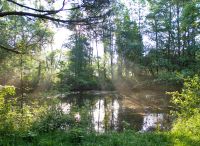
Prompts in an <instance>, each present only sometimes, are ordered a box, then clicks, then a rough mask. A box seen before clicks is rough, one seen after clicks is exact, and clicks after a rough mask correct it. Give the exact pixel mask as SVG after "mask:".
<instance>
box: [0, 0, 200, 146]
mask: <svg viewBox="0 0 200 146" xmlns="http://www.w3.org/2000/svg"><path fill="white" fill-rule="evenodd" d="M60 2H61V3H60ZM60 2H58V1H57V2H56V1H54V0H48V1H46V0H41V1H37V0H32V1H31V2H30V3H31V4H32V5H33V7H29V4H27V1H21V2H19V1H13V0H1V1H0V8H1V11H0V33H1V35H0V65H1V66H0V145H2V146H4V145H24V146H25V145H41V146H43V145H44V146H45V145H52V146H54V145H102V146H104V145H105V146H107V145H108V146H112V145H113V146H116V145H120V146H121V145H124V146H129V145H130V146H132V145H141V146H144V145H152V146H154V145H158V146H160V145H166V146H168V145H177V146H179V145H180V146H190V145H191V146H198V145H200V114H199V113H200V35H199V32H200V22H199V20H200V1H199V0H192V1H191V0H129V3H128V4H127V2H123V1H120V0H105V1H95V0H94V1H93V0H92V1H91V0H83V1H81V2H80V1H79V2H77V3H76V2H73V1H72V2H66V1H65V0H63V1H60ZM59 3H60V4H59ZM57 5H59V6H61V7H60V8H59V9H58V6H57ZM54 27H55V28H54ZM56 27H61V28H62V29H68V30H70V34H69V35H68V37H69V38H68V40H65V42H64V43H63V44H62V47H61V48H56V47H58V46H55V45H54V43H55V42H54V39H55V38H54V35H55V33H56V32H55V29H56ZM66 37H67V36H66ZM123 86H124V87H123ZM158 86H159V88H161V87H162V88H164V91H168V88H172V89H173V91H174V90H176V89H179V91H174V92H167V93H166V94H168V95H170V96H171V103H172V105H173V107H174V108H173V109H174V110H173V111H172V117H173V119H174V121H173V125H172V128H171V130H170V131H162V132H161V131H159V129H158V131H155V132H147V133H141V132H137V131H131V130H127V129H128V127H126V128H124V131H122V132H120V133H118V132H114V131H109V132H105V133H102V134H99V133H96V132H95V131H94V130H93V129H88V126H87V125H88V124H90V123H89V119H90V118H91V117H89V115H88V114H87V112H86V110H85V109H84V108H83V109H81V111H82V112H81V113H80V114H81V117H82V118H81V120H80V121H79V120H77V119H76V117H74V115H75V114H76V111H77V108H79V107H73V109H72V111H71V112H70V113H68V114H66V113H64V112H63V110H62V108H61V107H60V104H61V103H60V100H59V99H57V98H53V97H55V96H56V95H57V94H59V95H60V93H61V94H66V93H70V92H72V91H81V92H82V91H88V90H118V89H119V88H122V89H121V90H123V88H126V87H129V88H130V90H135V89H152V88H153V87H156V88H157V87H158ZM159 88H157V90H159ZM162 90H163V89H162ZM119 91H120V89H119ZM85 108H87V106H85Z"/></svg>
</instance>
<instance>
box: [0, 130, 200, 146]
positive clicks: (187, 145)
mask: <svg viewBox="0 0 200 146" xmlns="http://www.w3.org/2000/svg"><path fill="white" fill-rule="evenodd" d="M0 146H200V141H198V140H195V139H191V137H187V136H184V135H181V134H180V133H171V132H151V133H136V132H133V131H126V132H122V133H116V132H110V133H104V134H97V133H89V134H87V133H84V132H76V131H73V132H53V133H46V134H40V135H37V136H35V137H28V136H27V137H23V136H20V137H19V136H18V137H16V136H14V135H13V136H9V137H1V139H0Z"/></svg>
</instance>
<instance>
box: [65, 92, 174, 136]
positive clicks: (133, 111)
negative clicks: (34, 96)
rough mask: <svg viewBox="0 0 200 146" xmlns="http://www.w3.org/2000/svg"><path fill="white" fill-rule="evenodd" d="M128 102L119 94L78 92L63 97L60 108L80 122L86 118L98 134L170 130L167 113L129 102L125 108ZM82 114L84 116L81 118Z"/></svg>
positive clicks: (166, 111)
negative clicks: (138, 106)
mask: <svg viewBox="0 0 200 146" xmlns="http://www.w3.org/2000/svg"><path fill="white" fill-rule="evenodd" d="M155 96H156V95H155ZM145 98H146V95H144V100H145ZM125 100H127V99H126V97H124V96H122V95H120V94H118V93H110V94H108V93H107V94H101V93H98V94H80V93H79V94H71V95H68V96H66V97H64V98H62V104H61V107H62V110H63V112H64V113H66V114H68V113H70V112H72V111H73V112H74V116H75V118H77V120H82V119H84V118H86V117H87V119H88V120H89V123H90V124H89V125H90V128H92V129H93V130H95V131H96V132H99V133H103V132H106V131H109V130H115V131H122V130H124V129H132V130H135V131H140V132H145V131H154V130H156V129H159V130H168V129H169V127H170V124H169V123H170V117H169V114H168V113H169V111H168V110H166V109H164V110H155V109H154V110H153V109H151V107H149V106H141V107H140V110H138V109H137V108H131V107H130V105H132V104H133V105H134V103H129V106H128V105H126V101H125ZM146 102H148V101H146ZM73 108H75V109H76V110H74V109H73ZM83 111H84V112H85V115H82V113H83Z"/></svg>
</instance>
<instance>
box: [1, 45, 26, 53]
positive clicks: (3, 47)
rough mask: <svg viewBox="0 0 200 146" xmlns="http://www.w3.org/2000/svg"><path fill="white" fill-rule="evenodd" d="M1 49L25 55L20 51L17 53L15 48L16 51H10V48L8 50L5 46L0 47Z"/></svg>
mask: <svg viewBox="0 0 200 146" xmlns="http://www.w3.org/2000/svg"><path fill="white" fill-rule="evenodd" d="M0 48H2V49H4V50H6V51H9V52H13V53H16V54H24V53H22V52H20V51H17V50H16V49H15V48H14V49H10V48H7V47H5V46H3V45H0Z"/></svg>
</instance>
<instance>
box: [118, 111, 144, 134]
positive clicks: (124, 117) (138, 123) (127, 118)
mask: <svg viewBox="0 0 200 146" xmlns="http://www.w3.org/2000/svg"><path fill="white" fill-rule="evenodd" d="M126 123H127V124H126ZM142 124H143V116H142V115H141V114H138V113H135V112H134V111H133V110H132V109H129V108H120V111H119V119H118V130H119V131H122V130H123V129H124V128H126V126H127V128H128V129H133V130H136V131H139V130H141V129H142Z"/></svg>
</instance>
